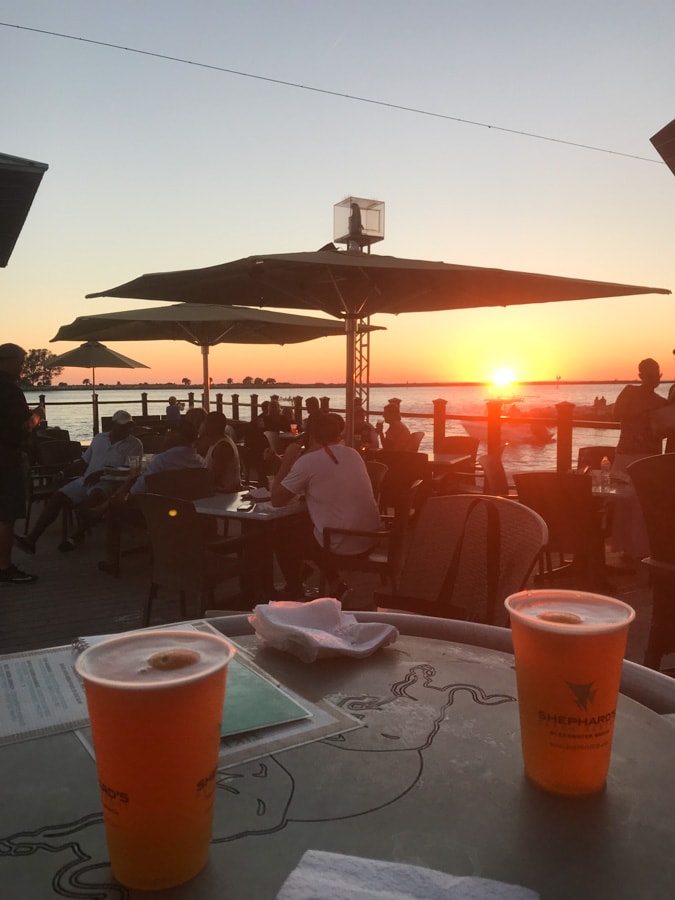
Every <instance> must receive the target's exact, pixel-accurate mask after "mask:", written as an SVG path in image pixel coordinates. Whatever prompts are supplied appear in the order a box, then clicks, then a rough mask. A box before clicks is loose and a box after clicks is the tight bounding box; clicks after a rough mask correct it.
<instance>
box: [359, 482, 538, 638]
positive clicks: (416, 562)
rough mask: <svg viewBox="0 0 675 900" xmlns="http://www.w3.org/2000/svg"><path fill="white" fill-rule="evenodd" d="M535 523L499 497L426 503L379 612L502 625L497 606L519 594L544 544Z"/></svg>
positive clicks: (531, 515) (467, 496)
mask: <svg viewBox="0 0 675 900" xmlns="http://www.w3.org/2000/svg"><path fill="white" fill-rule="evenodd" d="M547 537H548V531H547V528H546V523H545V522H544V521H543V519H542V518H541V517H540V516H539V515H537V513H535V512H533V511H532V510H530V509H527V507H524V506H521V505H520V504H519V503H515V502H514V501H512V500H506V499H504V498H502V497H489V496H479V495H476V494H453V495H450V496H447V497H431V498H430V499H429V500H427V502H426V503H425V504H424V506H423V507H422V510H421V512H420V515H419V517H418V519H417V521H416V523H415V526H414V528H413V533H412V536H411V540H410V542H409V544H408V547H407V553H406V557H405V560H404V563H403V566H402V569H401V572H400V575H399V577H398V578H397V581H396V590H395V591H394V592H393V593H391V594H388V595H386V594H383V593H379V592H377V593H376V594H375V601H376V603H377V605H378V606H379V607H387V608H391V609H396V610H399V609H400V610H408V611H410V612H415V613H421V614H423V615H431V616H441V617H444V618H451V619H467V620H470V621H474V622H483V623H488V624H492V625H505V624H506V623H507V615H506V611H505V609H504V608H503V605H502V604H503V601H504V600H505V599H506V597H507V596H508V595H509V594H511V593H514V592H515V591H518V590H521V589H522V588H523V587H524V586H525V584H526V582H527V580H528V578H529V576H530V574H531V572H532V569H533V568H534V566H535V564H536V561H537V559H538V557H539V554H540V552H541V549H542V547H543V546H544V545H545V544H546V540H547Z"/></svg>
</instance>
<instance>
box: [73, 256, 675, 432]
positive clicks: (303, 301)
mask: <svg viewBox="0 0 675 900" xmlns="http://www.w3.org/2000/svg"><path fill="white" fill-rule="evenodd" d="M331 246H332V245H329V248H328V249H327V248H322V249H321V250H318V251H317V252H314V253H281V254H272V255H265V256H249V257H246V258H245V259H239V260H235V261H234V262H229V263H223V264H221V265H217V266H210V267H207V268H203V269H185V270H183V271H177V272H158V273H155V274H151V275H142V276H141V277H140V278H136V279H134V280H133V281H130V282H128V283H127V284H122V285H119V286H118V287H113V288H109V289H108V290H105V291H100V292H97V293H94V294H87V297H138V298H141V299H143V300H182V301H184V302H188V303H217V304H222V305H225V306H231V305H235V304H237V305H244V306H261V307H282V308H283V307H286V308H292V309H314V310H321V311H323V312H325V313H328V314H330V315H333V316H337V317H339V318H342V319H344V320H345V323H346V332H347V362H346V383H347V396H346V412H347V416H346V418H347V429H346V438H347V440H349V439H350V436H351V435H352V430H353V425H352V410H353V401H354V394H355V391H354V377H355V352H356V347H355V344H356V342H355V339H354V336H355V331H356V323H357V321H358V320H360V319H364V318H367V317H368V316H370V315H373V314H374V313H385V312H387V313H394V314H397V313H402V312H431V311H439V310H446V309H469V308H477V307H485V306H509V305H512V304H528V303H547V302H551V301H557V300H582V299H588V298H591V297H616V296H624V295H629V294H651V293H659V294H669V293H670V291H668V290H665V289H663V288H652V287H643V286H639V285H631V284H614V283H612V282H605V281H588V280H584V279H578V278H564V277H561V276H555V275H540V274H535V273H530V272H517V271H510V270H507V269H490V268H482V267H479V266H462V265H457V264H452V263H442V262H430V261H427V260H419V259H401V258H398V257H395V256H376V255H374V254H364V253H360V252H358V251H356V252H355V251H339V250H337V249H336V248H335V247H333V248H332V249H330V247H331Z"/></svg>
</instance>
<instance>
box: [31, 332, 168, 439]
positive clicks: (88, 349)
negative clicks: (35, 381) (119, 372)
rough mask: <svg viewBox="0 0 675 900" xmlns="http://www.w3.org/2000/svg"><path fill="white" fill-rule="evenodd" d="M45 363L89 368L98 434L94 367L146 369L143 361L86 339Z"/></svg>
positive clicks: (95, 427)
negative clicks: (83, 342) (72, 348)
mask: <svg viewBox="0 0 675 900" xmlns="http://www.w3.org/2000/svg"><path fill="white" fill-rule="evenodd" d="M47 365H48V366H49V367H50V368H51V367H52V366H63V367H66V368H67V367H68V366H73V367H75V368H77V369H91V398H92V411H93V415H94V434H98V416H97V414H96V402H95V394H96V369H148V368H150V367H149V366H146V365H145V364H144V363H141V362H136V360H135V359H130V358H129V357H128V356H122V354H121V353H116V352H115V350H111V349H110V347H106V346H105V344H99V342H98V341H87V342H86V343H85V344H81V345H80V346H79V347H75V349H74V350H67V351H66V352H65V353H61V354H60V355H59V356H53V357H52V358H51V359H50V360H49V362H48V363H47Z"/></svg>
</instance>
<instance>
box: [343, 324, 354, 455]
mask: <svg viewBox="0 0 675 900" xmlns="http://www.w3.org/2000/svg"><path fill="white" fill-rule="evenodd" d="M356 327H357V320H356V316H353V315H348V316H347V318H346V319H345V328H346V332H347V367H346V371H345V444H346V445H347V446H348V447H352V446H353V445H354V398H355V397H356V387H355V384H354V378H355V374H356Z"/></svg>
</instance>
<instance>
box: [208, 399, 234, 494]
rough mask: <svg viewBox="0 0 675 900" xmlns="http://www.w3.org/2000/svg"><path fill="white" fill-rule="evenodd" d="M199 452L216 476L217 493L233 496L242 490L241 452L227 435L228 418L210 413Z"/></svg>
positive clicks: (223, 414) (220, 413) (221, 414)
mask: <svg viewBox="0 0 675 900" xmlns="http://www.w3.org/2000/svg"><path fill="white" fill-rule="evenodd" d="M197 451H198V452H199V453H200V454H201V455H202V456H203V457H204V459H205V461H206V466H207V468H209V469H210V470H211V471H212V472H213V475H214V479H215V482H216V491H218V493H220V494H232V493H234V492H235V491H240V490H241V464H240V461H239V450H238V449H237V445H236V444H235V443H234V441H233V440H232V438H231V437H230V436H229V435H228V433H227V416H226V415H225V413H222V412H210V413H209V414H208V415H207V417H206V419H205V420H204V424H203V425H202V427H201V429H200V431H199V437H198V438H197Z"/></svg>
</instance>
